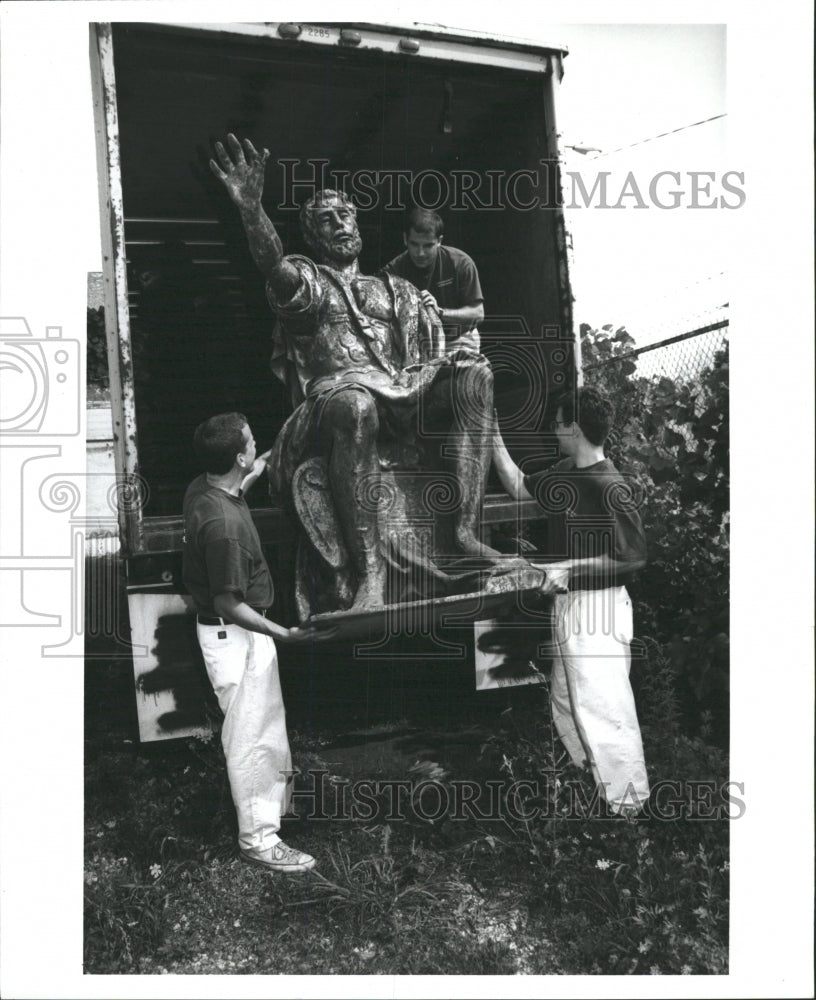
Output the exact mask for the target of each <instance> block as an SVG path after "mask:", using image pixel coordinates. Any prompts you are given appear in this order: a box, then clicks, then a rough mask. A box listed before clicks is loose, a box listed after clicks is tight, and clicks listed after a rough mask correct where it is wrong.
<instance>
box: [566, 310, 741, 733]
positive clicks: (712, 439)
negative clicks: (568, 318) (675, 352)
mask: <svg viewBox="0 0 816 1000" xmlns="http://www.w3.org/2000/svg"><path fill="white" fill-rule="evenodd" d="M633 346H634V340H633V339H632V337H631V336H630V335H629V334H628V333H627V332H626V330H625V329H623V328H621V329H618V330H617V331H614V332H613V331H612V329H611V328H610V327H605V328H603V329H602V330H593V329H591V328H590V327H587V326H584V327H582V330H581V347H582V357H583V364H584V368H585V371H586V381H587V383H588V384H594V385H598V386H600V387H602V388H604V389H606V391H607V392H608V393H609V394H610V396H611V397H612V399H613V400H614V401H615V404H616V410H617V418H616V425H615V429H614V431H613V433H612V435H611V436H610V440H609V442H608V447H607V454H608V455H609V457H610V458H611V459H612V460H613V461H614V462H615V464H616V465H617V466H618V468H620V469H621V470H622V471H625V472H627V473H629V474H631V475H633V476H634V477H635V478H636V480H637V481H638V483H639V485H640V486H641V487H642V488H643V490H644V495H645V498H646V502H645V506H644V509H643V521H644V528H645V531H646V537H647V541H648V545H649V562H648V564H647V566H646V568H645V569H644V570H643V572H642V573H641V574H640V579H639V581H638V584H637V585H636V586H635V587H634V588H633V595H632V596H633V598H634V600H635V601H636V603H637V608H638V620H639V630H640V632H641V634H648V635H651V636H654V637H655V638H656V639H657V640H658V641H659V642H660V643H661V644H662V646H663V647H664V650H665V651H666V655H667V656H668V658H669V659H670V660H671V661H672V664H673V666H674V669H675V671H676V675H677V679H678V693H679V695H680V698H681V703H682V705H681V707H682V709H683V711H684V714H685V716H686V718H687V720H689V721H692V720H693V721H695V722H696V723H699V720H700V719H701V718H702V713H703V712H707V713H708V714H709V717H710V723H709V725H710V726H711V727H712V728H713V735H714V736H715V737H716V738H718V740H719V741H720V742H725V741H727V727H728V565H729V560H728V551H729V546H728V524H729V518H728V474H729V463H728V459H729V455H728V349H727V346H726V347H725V348H723V349H721V350H720V351H718V352H717V354H716V356H715V358H714V360H713V364H712V365H711V367H710V368H708V369H706V370H704V371H703V372H702V373H700V374H699V375H697V376H695V377H693V378H678V379H670V378H666V377H659V378H658V377H654V378H644V377H642V376H638V374H637V364H636V361H635V360H634V359H633V358H632V357H631V356H629V355H631V352H632V349H633Z"/></svg>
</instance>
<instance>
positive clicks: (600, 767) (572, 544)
mask: <svg viewBox="0 0 816 1000" xmlns="http://www.w3.org/2000/svg"><path fill="white" fill-rule="evenodd" d="M613 416H614V411H613V408H612V404H611V403H610V401H609V400H608V398H607V397H606V395H605V394H604V393H602V392H601V391H600V390H598V389H594V388H591V387H587V388H579V389H577V390H576V392H575V393H574V394H568V395H565V396H563V397H561V398H560V399H559V400H558V406H557V410H556V416H555V420H554V421H553V430H554V431H555V434H556V437H557V439H558V444H559V448H560V450H561V452H562V454H563V455H564V456H565V457H564V458H563V459H562V460H561V461H559V462H557V463H556V465H554V466H553V467H552V468H551V469H548V470H546V471H545V472H542V473H536V474H534V475H529V476H525V475H524V474H523V473H522V471H521V470H520V469H519V467H518V466H517V465H516V464H515V462H513V460H512V458H511V457H510V455H509V453H508V452H507V449H506V448H505V446H504V443H503V441H502V440H501V437H500V435H499V434H498V432H497V433H496V434H495V437H494V448H493V458H494V463H495V465H496V469H497V471H498V473H499V477H500V478H501V480H502V483H503V484H504V486H505V488H506V489H507V491H508V493H510V495H511V496H513V497H515V498H516V499H519V500H521V499H525V500H530V499H535V500H536V501H537V502H538V503H539V505H540V506H541V507H542V509H543V510H544V512H545V513H546V514H547V526H548V543H547V550H548V554H549V555H550V556H554V557H556V559H555V561H548V562H547V563H545V564H543V565H542V567H541V568H543V569H545V570H546V574H547V580H546V583H545V588H546V590H547V592H551V593H554V594H555V596H554V598H553V601H554V607H553V613H554V615H553V617H554V620H553V669H552V677H551V682H550V683H551V689H550V696H551V705H552V714H553V723H554V725H555V728H556V731H557V732H558V735H559V737H560V739H561V742H562V743H563V744H564V747H565V749H566V750H567V752H568V753H569V755H570V758H571V759H572V761H573V763H575V764H577V765H578V766H583V765H584V764H588V765H589V767H590V768H591V769H592V773H593V776H594V777H595V780H596V782H597V783H598V785H599V787H600V788H601V790H602V794H603V795H604V797H605V799H606V801H607V803H608V805H609V808H610V810H611V812H613V813H614V814H618V815H632V814H636V813H637V812H638V811H639V810H640V809H641V808H642V807H643V805H644V804H645V803H646V801H647V799H648V797H649V782H648V778H647V775H646V764H645V761H644V756H643V743H642V740H641V736H640V726H639V724H638V720H637V713H636V710H635V700H634V696H633V694H632V687H631V684H630V682H629V667H630V662H631V657H630V646H629V644H630V642H631V640H632V604H631V601H630V599H629V594H628V592H627V590H626V583H627V582H628V580H629V579H630V577H631V575H632V574H633V573H634V572H635V571H636V570H637V569H640V568H641V567H642V566H643V565H644V564H645V562H646V542H645V538H644V534H643V526H642V524H641V520H640V515H639V513H638V506H639V502H638V501H639V498H638V497H637V495H636V491H633V489H632V487H631V485H630V484H629V483H627V481H626V480H625V479H624V478H623V476H621V475H620V473H619V472H618V471H617V469H616V468H615V466H614V465H613V464H612V462H610V461H609V459H607V458H606V457H605V456H604V451H603V446H604V442H605V441H606V438H607V436H608V434H609V430H610V428H611V426H612V421H613Z"/></svg>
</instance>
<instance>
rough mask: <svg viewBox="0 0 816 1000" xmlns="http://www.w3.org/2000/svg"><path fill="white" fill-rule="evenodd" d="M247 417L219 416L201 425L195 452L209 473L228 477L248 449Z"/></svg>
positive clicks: (196, 433) (234, 415)
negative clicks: (245, 439)
mask: <svg viewBox="0 0 816 1000" xmlns="http://www.w3.org/2000/svg"><path fill="white" fill-rule="evenodd" d="M248 422H249V421H248V420H247V418H246V417H245V416H244V415H243V413H218V414H216V415H215V416H214V417H210V419H209V420H205V421H204V423H202V424H199V425H198V427H196V429H195V434H193V450H194V451H195V453H196V456H197V457H198V459H199V460H200V461H201V464H202V465H203V466H204V471H205V472H210V473H212V475H214V476H225V475H226V474H227V473H228V472H229V471H230V469H231V468H232V467H233V465H235V457H236V455H239V454H240V453H241V452H242V451H243V450H244V448H245V447H246V441H244V428H245V427H246V426H247V424H248Z"/></svg>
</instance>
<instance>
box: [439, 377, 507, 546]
mask: <svg viewBox="0 0 816 1000" xmlns="http://www.w3.org/2000/svg"><path fill="white" fill-rule="evenodd" d="M450 388H451V392H452V396H451V402H452V409H453V424H452V426H451V432H450V435H449V436H448V445H449V447H450V451H451V453H452V458H453V465H454V470H455V473H456V478H457V479H458V481H459V485H460V488H461V490H462V501H461V506H460V508H459V510H458V511H457V512H456V517H455V522H454V536H455V538H456V544H457V546H458V548H459V549H460V550H461V551H462V552H464V553H466V554H467V555H475V556H485V557H487V558H496V557H501V556H502V554H501V553H500V552H498V551H497V550H496V549H493V548H491V547H490V546H489V545H485V544H484V543H483V542H482V541H481V540H480V538H479V529H480V526H481V517H482V509H483V506H484V495H485V484H486V483H487V474H488V472H489V471H490V462H491V443H490V433H491V429H492V422H491V421H492V414H493V373H492V371H491V370H490V368H489V367H488V366H487V365H474V366H472V367H469V368H460V369H458V370H457V371H456V373H455V375H454V378H453V379H452V382H451V386H450Z"/></svg>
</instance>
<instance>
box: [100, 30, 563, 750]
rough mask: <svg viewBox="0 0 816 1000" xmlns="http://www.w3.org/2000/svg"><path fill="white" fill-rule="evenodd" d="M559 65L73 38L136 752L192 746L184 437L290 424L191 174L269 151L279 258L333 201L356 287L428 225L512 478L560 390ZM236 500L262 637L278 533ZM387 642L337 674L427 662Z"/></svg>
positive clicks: (500, 43) (282, 563) (261, 302)
mask: <svg viewBox="0 0 816 1000" xmlns="http://www.w3.org/2000/svg"><path fill="white" fill-rule="evenodd" d="M566 55H567V52H566V49H565V48H564V47H563V46H557V45H553V46H551V47H550V46H542V45H540V44H533V43H530V42H526V41H523V40H517V39H509V38H501V37H495V36H489V35H485V34H479V33H476V32H468V31H462V30H460V31H452V30H447V29H443V28H440V27H438V26H431V25H419V24H406V25H389V24H369V23H342V24H341V23H288V22H268V23H266V22H265V23H241V24H203V23H202V24H186V23H104V24H103V23H97V24H94V25H92V26H91V37H90V58H91V72H92V85H93V93H94V107H95V121H96V141H97V160H98V167H99V188H100V209H101V218H102V249H103V273H102V286H101V287H102V296H101V304H102V305H103V310H102V312H103V316H104V331H105V340H106V345H107V362H108V370H109V375H110V402H111V419H112V427H111V438H110V442H109V450H110V452H111V460H112V465H113V470H114V472H115V479H116V484H117V485H116V490H115V491H114V495H115V497H116V505H115V526H114V527H113V529H112V533H113V534H114V535H115V545H114V549H115V550H116V554H115V559H116V565H117V567H118V573H119V578H120V582H121V584H122V587H123V588H124V592H125V593H126V595H127V618H128V623H129V624H128V628H126V629H124V633H123V634H124V635H125V636H126V637H125V638H123V639H122V640H121V643H120V645H123V646H124V647H125V648H126V650H127V651H129V652H128V654H127V655H130V656H131V658H132V660H133V666H134V679H135V683H136V691H137V708H138V712H137V714H138V719H139V736H140V739H141V740H143V741H150V740H156V739H167V738H174V737H179V736H186V735H189V734H191V733H196V732H200V731H201V730H202V729H206V727H207V725H208V723H207V718H206V712H205V710H204V707H202V706H203V696H204V693H205V688H206V684H203V683H202V679H201V673H200V670H198V669H197V666H196V664H197V647H196V642H195V635H194V629H193V628H192V626H191V624H190V623H191V622H192V621H193V616H192V615H191V614H190V613H189V612H190V610H191V608H190V602H189V598H188V597H187V596H186V595H185V594H184V588H183V585H182V582H181V548H182V531H183V525H182V518H181V505H182V498H183V495H184V490H185V488H186V485H187V484H188V483H189V482H190V481H191V480H192V479H193V478H194V477H195V475H197V474H198V472H199V471H200V470H199V469H198V468H197V466H196V465H195V460H194V457H193V454H192V448H191V441H192V433H193V430H194V428H195V427H196V426H197V425H198V424H199V423H200V422H201V421H202V420H204V419H206V418H207V417H208V416H210V415H212V414H213V413H217V412H222V411H232V410H237V411H239V412H241V413H244V414H246V416H247V418H248V420H249V422H250V424H251V426H252V428H253V431H254V433H255V437H256V439H257V441H258V442H259V446H261V447H269V446H270V445H271V443H272V442H273V441H274V439H275V436H276V434H277V433H278V431H279V429H280V427H281V426H282V424H283V422H284V420H285V419H286V416H287V415H288V413H289V412H290V406H291V401H290V400H289V399H288V398H287V396H286V392H285V390H284V387H283V386H282V385H281V384H278V383H276V381H275V379H274V378H273V376H272V374H271V372H270V370H269V355H270V345H271V335H272V328H273V321H274V317H273V316H272V314H271V313H270V310H269V308H268V305H267V303H266V300H265V296H264V287H263V280H262V278H261V276H260V275H259V273H258V271H257V269H256V267H255V265H254V263H253V261H252V259H251V257H250V255H249V252H248V248H247V245H246V240H245V237H244V234H243V231H242V229H241V226H240V222H239V219H238V217H237V213H236V212H235V211H234V207H233V206H232V204H231V203H230V201H229V199H228V198H226V197H225V195H224V192H223V189H222V188H221V185H220V183H219V182H218V180H217V179H216V178H215V177H214V176H213V174H212V172H211V171H210V169H209V167H208V161H209V159H210V157H211V156H212V155H213V143H214V142H215V141H216V140H223V139H224V137H225V136H226V135H227V134H228V133H234V134H236V135H238V136H240V137H242V138H243V137H247V138H249V139H251V140H252V142H253V143H254V144H255V146H256V147H257V148H259V149H262V148H265V147H266V148H269V150H270V153H271V158H270V160H269V162H268V164H267V171H266V185H265V192H264V207H265V209H266V211H267V213H268V215H269V216H270V218H271V219H272V221H273V223H274V224H275V226H276V228H277V230H278V232H279V233H280V235H281V238H282V241H283V244H284V247H285V249H286V252H287V253H292V252H303V250H304V246H303V243H302V238H301V234H300V232H299V226H298V208H299V205H300V204H301V203H302V202H303V201H305V200H306V198H307V197H308V196H309V194H310V193H313V192H314V190H315V189H316V188H321V187H332V188H342V189H343V190H345V191H346V192H347V193H348V194H349V195H350V196H351V197H352V199H353V200H354V201H355V203H356V205H357V209H358V223H359V227H360V232H361V236H362V240H363V251H362V255H361V258H360V266H361V270H362V271H363V272H364V273H375V272H376V271H377V270H378V269H379V268H380V267H381V266H382V265H383V264H384V263H385V262H386V261H387V260H389V259H391V258H392V257H393V256H395V255H396V254H397V253H399V252H400V251H401V249H402V246H403V243H402V225H403V219H404V213H405V209H406V208H407V207H408V205H409V204H411V203H414V204H419V205H421V206H422V207H425V208H429V209H433V210H438V211H439V212H440V213H441V214H442V215H443V217H444V219H445V241H446V242H447V243H449V244H451V245H454V246H456V247H459V248H461V249H463V250H465V251H466V252H467V253H468V254H469V255H470V256H471V257H472V258H473V259H474V261H475V262H476V264H477V267H478V270H479V275H480V278H481V283H482V288H483V291H484V296H485V320H484V322H483V323H482V324H480V333H481V341H482V352H483V353H484V354H485V355H486V356H487V357H488V359H489V360H490V362H491V365H492V368H493V372H494V379H495V401H496V408H497V411H498V414H499V420H500V425H501V427H502V431H503V433H504V436H505V440H506V441H507V444H508V447H510V449H511V450H512V451H513V452H514V454H515V455H516V457H517V460H518V461H519V462H520V464H522V466H523V467H524V468H525V469H526V470H530V471H532V470H533V469H534V468H536V467H541V466H542V465H546V464H548V463H549V462H551V461H552V460H553V459H554V458H555V456H556V454H557V450H556V445H555V442H554V439H553V437H552V435H550V434H549V433H548V431H547V426H548V423H547V420H548V417H551V416H552V405H551V404H552V399H553V398H554V395H555V394H556V393H557V392H559V391H563V389H565V388H566V387H568V386H569V385H571V384H573V383H574V381H575V379H576V378H580V352H579V349H578V344H577V341H576V333H575V329H574V324H573V311H572V294H571V290H570V280H569V257H570V245H569V236H568V233H567V230H566V227H565V223H564V214H563V211H562V201H561V185H560V172H559V162H560V151H559V142H558V129H557V124H556V102H557V94H558V88H559V85H560V82H561V79H562V75H563V64H564V59H565V57H566ZM97 425H98V421H96V422H95V423H94V426H95V427H96V426H97ZM89 427H90V422H89ZM98 436H99V435H97V437H98ZM99 448H100V445H99V442H98V441H97V442H96V443H95V452H96V453H97V454H98V453H99ZM103 450H104V448H103ZM493 486H494V484H492V482H489V484H488V496H487V497H486V501H485V507H484V517H483V528H484V532H485V533H486V534H493V535H498V536H501V535H502V533H504V534H509V535H511V536H512V535H514V533H515V534H517V533H518V528H519V525H520V523H521V522H522V521H523V520H524V519H525V518H534V517H535V514H536V506H535V504H534V503H532V502H530V503H528V504H526V505H525V504H522V505H517V504H515V503H513V502H510V501H509V499H508V498H507V497H506V496H502V495H501V494H500V492H499V491H498V490H496V491H494V490H493ZM255 493H256V495H255V496H254V497H253V498H252V499H251V500H250V505H251V507H252V512H253V518H254V519H255V523H256V525H257V527H258V531H259V534H260V536H261V540H262V543H263V544H264V548H265V551H266V553H267V557H268V561H269V563H270V568H271V570H272V574H273V578H274V580H275V585H276V604H275V606H274V607H273V609H272V611H271V616H272V617H275V618H276V620H279V621H281V622H282V623H284V624H293V623H294V621H293V618H292V615H293V609H292V603H291V595H290V593H289V589H288V586H287V581H288V580H289V578H290V576H291V565H292V560H293V550H292V531H291V526H290V525H289V524H288V522H287V515H286V512H285V511H283V510H281V509H279V508H276V507H272V506H271V505H270V502H269V499H268V498H267V497H265V496H264V495H263V490H262V488H260V487H256V491H255ZM89 558H90V559H91V561H93V558H94V557H93V556H92V555H91V556H89ZM92 575H93V574H91V575H90V576H89V579H90V578H91V576H92ZM107 575H108V576H109V575H110V574H109V573H108V574H107ZM474 616H478V610H473V612H472V614H471V615H470V619H471V620H472V619H473V617H474ZM464 618H465V620H466V619H467V618H468V616H467V615H465V616H464ZM462 620H463V619H462V618H461V616H460V618H459V619H458V624H459V626H460V628H461V622H462ZM440 628H441V631H440ZM444 631H445V630H444V626H438V623H437V624H432V626H431V627H430V632H431V633H433V634H432V635H430V636H426V637H425V638H426V639H428V638H430V639H432V640H433V642H432V643H431V645H433V646H434V647H435V649H436V651H437V652H440V651H441V655H447V656H450V655H453V654H452V651H456V652H455V655H456V656H459V657H465V656H466V654H465V653H463V649H464V648H465V647H464V646H463V644H462V643H461V642H456V641H450V636H448V637H447V638H446V636H445V634H444ZM452 634H453V633H452ZM390 638H391V640H392V641H391V642H390V643H386V644H382V643H379V644H378V643H376V642H375V643H371V644H369V645H368V647H366V649H360V648H358V649H357V651H356V653H355V655H357V656H359V657H362V658H365V657H366V656H368V657H369V658H370V659H373V660H374V661H376V660H377V658H378V657H380V658H386V659H389V660H393V657H394V656H395V655H396V656H405V657H407V658H410V657H411V656H414V655H416V656H420V655H425V656H427V655H432V652H429V650H428V649H426V650H425V652H424V654H423V653H421V652H420V653H417V652H416V648H415V646H412V645H411V643H410V642H409V641H408V639H407V637H404V636H403V637H400V636H396V637H394V636H392V637H390ZM416 638H417V637H413V639H414V640H415V639H416ZM419 640H420V642H421V640H422V636H420V637H419ZM395 643H396V645H395ZM366 650H367V651H366ZM290 655H292V656H293V655H294V654H290ZM295 659H296V658H295ZM293 662H294V661H293ZM282 665H283V667H284V669H286V665H287V662H286V655H285V654H284V655H282Z"/></svg>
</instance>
